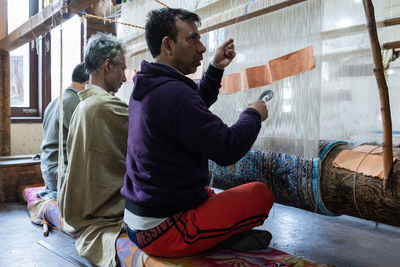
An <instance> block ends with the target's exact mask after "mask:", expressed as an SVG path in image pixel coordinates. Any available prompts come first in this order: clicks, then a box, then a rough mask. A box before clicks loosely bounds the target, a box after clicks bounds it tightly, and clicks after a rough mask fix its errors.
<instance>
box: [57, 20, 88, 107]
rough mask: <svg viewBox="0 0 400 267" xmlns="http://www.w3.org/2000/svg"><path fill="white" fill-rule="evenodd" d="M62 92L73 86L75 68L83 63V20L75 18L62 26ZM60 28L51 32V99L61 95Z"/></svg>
mask: <svg viewBox="0 0 400 267" xmlns="http://www.w3.org/2000/svg"><path fill="white" fill-rule="evenodd" d="M62 32H63V40H62V41H63V64H62V65H63V69H62V72H63V76H62V90H64V89H65V88H67V87H68V86H69V85H71V82H72V80H71V76H72V71H73V69H74V67H75V66H76V65H77V64H79V62H81V19H80V18H79V17H78V16H74V17H72V18H71V19H69V20H68V21H66V22H64V24H63V25H62ZM60 55H61V53H60V26H58V27H56V28H54V29H53V30H52V31H51V99H52V100H53V99H55V98H56V97H58V96H59V95H60V59H61V58H60Z"/></svg>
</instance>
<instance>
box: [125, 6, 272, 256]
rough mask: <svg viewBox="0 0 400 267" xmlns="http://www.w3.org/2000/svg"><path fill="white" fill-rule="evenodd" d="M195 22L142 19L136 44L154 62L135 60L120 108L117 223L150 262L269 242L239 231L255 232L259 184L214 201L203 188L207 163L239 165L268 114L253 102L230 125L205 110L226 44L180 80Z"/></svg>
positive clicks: (194, 48)
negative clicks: (121, 208)
mask: <svg viewBox="0 0 400 267" xmlns="http://www.w3.org/2000/svg"><path fill="white" fill-rule="evenodd" d="M198 24H200V18H199V17H198V15H196V14H194V13H192V12H189V11H186V10H182V9H172V8H162V9H159V10H154V11H151V12H150V13H149V15H148V20H147V22H146V41H147V45H148V47H149V49H150V52H151V54H152V56H153V57H154V58H155V62H154V63H148V62H146V61H143V62H142V65H141V69H140V71H139V72H138V73H137V74H136V76H135V77H134V83H135V86H134V88H133V92H132V95H131V98H130V103H129V134H128V148H127V159H126V167H127V173H126V175H125V182H124V186H123V187H122V189H121V193H122V195H123V196H125V198H126V205H125V215H124V220H125V222H126V224H127V229H128V235H129V237H130V239H131V240H132V241H133V242H135V243H136V244H137V245H138V247H139V248H141V249H142V250H143V251H145V252H146V253H148V254H150V255H154V256H161V257H181V256H188V255H193V254H197V253H200V252H203V251H205V250H208V249H210V248H212V247H214V246H216V245H217V244H220V243H221V242H222V241H224V240H225V241H224V242H225V243H226V244H228V246H229V247H231V248H239V249H241V248H243V247H241V246H240V245H238V246H235V244H236V245H237V244H240V243H243V242H240V241H243V240H247V241H248V240H249V238H250V239H251V238H253V239H254V240H255V242H261V244H260V243H259V244H256V243H253V244H250V246H248V245H249V244H247V245H246V247H245V249H257V248H265V247H267V246H268V244H269V240H270V238H271V235H270V234H269V233H268V232H266V231H265V232H257V233H256V234H253V233H254V230H253V232H252V231H248V230H249V229H251V228H253V227H255V226H259V225H262V224H263V222H264V220H265V219H266V218H267V217H268V213H269V211H270V209H271V207H272V204H273V197H272V193H271V191H270V190H269V189H268V187H267V186H266V185H265V184H263V183H259V182H254V183H249V184H245V185H241V186H238V187H235V188H232V189H229V190H226V191H224V192H222V193H219V194H215V193H214V192H213V191H212V190H211V189H210V188H209V187H208V186H207V185H208V182H209V179H208V160H209V159H211V160H213V161H215V162H216V163H218V164H220V165H230V164H233V163H235V162H237V161H238V160H239V159H241V158H242V157H243V156H244V155H245V154H246V153H247V152H248V151H249V149H250V148H251V146H252V145H253V143H254V142H255V140H256V138H257V135H258V132H259V130H260V128H261V122H262V121H264V120H265V119H266V118H267V117H268V111H267V108H266V105H265V103H264V102H263V101H261V100H258V101H256V102H254V103H253V104H251V105H249V107H248V108H247V109H246V110H245V111H243V112H242V113H241V114H240V116H239V119H238V121H237V122H236V123H235V124H234V125H232V126H231V127H228V126H227V125H226V124H224V123H223V122H222V120H221V119H220V118H219V117H218V116H216V115H214V114H213V113H211V112H210V110H209V109H208V108H209V107H210V106H211V105H212V104H213V103H214V102H215V101H216V100H217V96H218V93H219V88H220V87H221V85H220V84H221V78H222V75H223V70H224V68H225V67H226V66H228V65H229V63H230V62H231V61H232V59H233V58H234V57H235V48H234V44H233V39H229V40H228V41H226V42H225V43H223V44H222V45H221V46H220V47H219V48H218V49H217V51H216V53H215V56H214V59H213V61H212V62H211V63H210V66H209V67H208V69H207V71H206V72H205V73H204V74H203V77H202V79H201V80H200V81H199V83H198V84H196V83H194V82H193V81H192V80H191V79H189V78H187V77H186V76H185V75H187V74H190V73H193V72H195V71H196V68H197V67H198V66H199V65H200V61H201V60H202V59H203V57H202V55H203V53H204V52H205V51H206V48H205V46H204V45H203V44H202V42H201V41H200V34H199V31H198ZM228 108H229V107H228ZM229 240H231V241H232V240H233V241H232V242H227V241H229ZM224 242H222V244H223V243H224ZM247 243H248V242H247Z"/></svg>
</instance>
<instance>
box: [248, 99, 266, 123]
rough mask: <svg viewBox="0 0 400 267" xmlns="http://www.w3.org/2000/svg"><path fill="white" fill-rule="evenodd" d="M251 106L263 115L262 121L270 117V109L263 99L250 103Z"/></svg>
mask: <svg viewBox="0 0 400 267" xmlns="http://www.w3.org/2000/svg"><path fill="white" fill-rule="evenodd" d="M249 108H252V109H255V110H257V111H258V113H260V115H261V122H263V121H265V120H266V119H267V118H268V109H267V105H265V102H264V101H262V100H260V99H259V100H257V101H256V102H254V103H252V104H250V105H249Z"/></svg>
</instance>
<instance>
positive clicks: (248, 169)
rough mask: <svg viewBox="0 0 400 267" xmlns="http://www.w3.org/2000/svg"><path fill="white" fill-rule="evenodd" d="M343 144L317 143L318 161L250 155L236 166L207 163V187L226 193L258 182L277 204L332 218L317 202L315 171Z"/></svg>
mask: <svg viewBox="0 0 400 267" xmlns="http://www.w3.org/2000/svg"><path fill="white" fill-rule="evenodd" d="M346 143H347V142H345V141H331V140H321V141H320V142H319V158H305V157H301V156H297V155H291V154H283V153H275V152H267V151H250V152H248V153H247V154H246V155H245V156H244V157H243V158H242V159H241V160H239V161H238V162H237V163H236V164H234V165H230V166H226V167H222V166H219V165H218V164H216V163H215V162H213V161H209V175H210V179H211V186H213V187H216V188H220V189H228V188H232V187H234V186H237V185H240V184H244V183H248V182H253V181H259V182H262V183H265V184H266V185H268V187H269V188H270V189H271V191H272V192H273V194H274V201H275V202H277V203H281V204H284V205H289V206H292V207H297V208H301V209H304V210H308V211H313V212H315V211H318V212H320V213H323V214H326V215H333V214H332V213H330V212H329V211H328V210H327V209H326V208H325V206H324V205H323V203H322V200H321V196H320V190H319V178H320V175H319V172H320V170H319V169H320V165H321V161H322V160H323V159H324V158H325V157H326V155H327V154H328V153H329V151H330V150H332V149H333V148H334V147H335V146H337V145H341V144H346Z"/></svg>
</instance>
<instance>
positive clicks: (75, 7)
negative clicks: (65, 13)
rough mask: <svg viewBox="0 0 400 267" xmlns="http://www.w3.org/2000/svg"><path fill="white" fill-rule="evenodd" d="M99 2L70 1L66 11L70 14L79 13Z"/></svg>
mask: <svg viewBox="0 0 400 267" xmlns="http://www.w3.org/2000/svg"><path fill="white" fill-rule="evenodd" d="M97 2H99V0H70V1H69V3H68V9H69V12H70V13H79V12H82V11H83V10H84V9H86V8H88V7H91V6H94V5H95V4H96V3H97Z"/></svg>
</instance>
